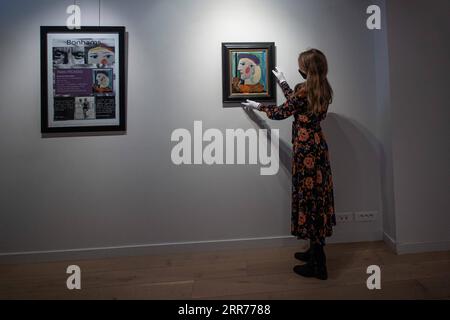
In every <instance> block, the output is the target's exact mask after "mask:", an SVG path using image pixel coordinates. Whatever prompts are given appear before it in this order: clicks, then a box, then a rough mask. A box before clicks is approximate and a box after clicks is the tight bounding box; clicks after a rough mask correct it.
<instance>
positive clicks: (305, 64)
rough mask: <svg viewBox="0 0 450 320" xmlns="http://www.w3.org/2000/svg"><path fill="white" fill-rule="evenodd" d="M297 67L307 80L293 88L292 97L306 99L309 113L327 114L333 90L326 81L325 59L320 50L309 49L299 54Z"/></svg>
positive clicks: (326, 65) (326, 66) (326, 67)
mask: <svg viewBox="0 0 450 320" xmlns="http://www.w3.org/2000/svg"><path fill="white" fill-rule="evenodd" d="M298 65H299V67H300V69H302V70H303V71H304V72H305V73H306V74H307V78H306V82H304V83H302V84H300V85H297V86H296V87H295V91H294V95H295V96H297V97H305V96H306V97H307V98H308V107H309V111H311V112H313V113H315V114H320V113H323V112H327V111H328V106H329V105H330V104H331V103H332V102H333V89H332V88H331V85H330V83H329V82H328V79H327V74H328V63H327V58H326V57H325V55H324V54H323V53H322V52H321V51H320V50H317V49H310V50H307V51H305V52H302V53H301V54H300V56H299V57H298Z"/></svg>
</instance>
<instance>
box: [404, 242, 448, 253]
mask: <svg viewBox="0 0 450 320" xmlns="http://www.w3.org/2000/svg"><path fill="white" fill-rule="evenodd" d="M434 251H450V241H440V242H410V243H408V242H404V243H397V253H398V254H408V253H421V252H434Z"/></svg>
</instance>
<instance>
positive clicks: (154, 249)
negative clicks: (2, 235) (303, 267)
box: [0, 236, 302, 264]
mask: <svg viewBox="0 0 450 320" xmlns="http://www.w3.org/2000/svg"><path fill="white" fill-rule="evenodd" d="M298 245H302V244H301V243H299V241H298V240H297V238H295V237H293V236H271V237H257V238H242V239H224V240H209V241H185V242H167V243H156V244H136V245H125V246H110V247H95V248H80V249H66V250H48V251H27V252H6V253H0V264H6V263H8V264H10V263H28V262H30V263H35V262H44V261H45V262H48V261H65V260H85V259H93V258H95V259H103V258H111V257H121V256H135V255H136V256H138V255H151V254H165V253H180V252H198V251H214V250H227V249H251V248H260V247H279V246H298Z"/></svg>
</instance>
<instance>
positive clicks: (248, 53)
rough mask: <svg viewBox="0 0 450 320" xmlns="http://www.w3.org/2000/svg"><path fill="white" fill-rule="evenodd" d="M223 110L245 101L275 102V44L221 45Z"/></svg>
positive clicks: (237, 43)
mask: <svg viewBox="0 0 450 320" xmlns="http://www.w3.org/2000/svg"><path fill="white" fill-rule="evenodd" d="M222 64H223V66H222V69H223V70H222V74H223V76H222V82H223V103H224V106H227V104H231V105H228V106H236V104H238V103H240V102H243V101H245V100H246V99H251V100H256V101H260V102H276V79H275V76H274V75H273V74H272V70H273V69H274V68H275V43H273V42H250V43H243V42H233V43H222Z"/></svg>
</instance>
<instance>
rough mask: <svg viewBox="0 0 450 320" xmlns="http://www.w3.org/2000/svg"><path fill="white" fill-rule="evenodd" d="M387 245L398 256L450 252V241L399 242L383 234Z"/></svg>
mask: <svg viewBox="0 0 450 320" xmlns="http://www.w3.org/2000/svg"><path fill="white" fill-rule="evenodd" d="M383 240H384V243H386V245H387V246H388V247H389V248H391V249H392V251H394V252H395V253H397V254H409V253H421V252H435V251H450V241H438V242H397V241H395V240H394V239H393V238H392V237H391V236H390V235H388V234H387V233H385V232H384V233H383Z"/></svg>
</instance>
